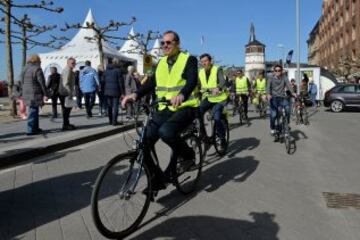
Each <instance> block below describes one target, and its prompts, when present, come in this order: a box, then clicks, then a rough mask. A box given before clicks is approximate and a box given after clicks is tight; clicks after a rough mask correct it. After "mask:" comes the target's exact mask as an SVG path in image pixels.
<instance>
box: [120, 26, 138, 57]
mask: <svg viewBox="0 0 360 240" xmlns="http://www.w3.org/2000/svg"><path fill="white" fill-rule="evenodd" d="M128 36H129V39H128V40H126V41H125V43H124V44H123V46H122V47H121V48H120V50H119V53H121V54H123V55H125V56H128V57H135V56H142V54H141V51H140V47H139V43H138V42H136V41H135V40H134V39H132V38H133V37H135V32H134V28H133V27H131V29H130V32H129V34H128Z"/></svg>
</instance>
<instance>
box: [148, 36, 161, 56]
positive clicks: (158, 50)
mask: <svg viewBox="0 0 360 240" xmlns="http://www.w3.org/2000/svg"><path fill="white" fill-rule="evenodd" d="M150 54H151V55H152V56H153V57H155V60H156V61H158V60H159V58H160V57H161V56H162V55H163V52H162V50H161V45H160V40H159V39H158V38H157V39H156V40H155V42H154V46H153V47H152V49H151V50H150Z"/></svg>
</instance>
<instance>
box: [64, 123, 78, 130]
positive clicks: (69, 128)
mask: <svg viewBox="0 0 360 240" xmlns="http://www.w3.org/2000/svg"><path fill="white" fill-rule="evenodd" d="M75 129H76V127H75V126H74V125H72V124H69V125H63V127H62V130H63V131H71V130H75Z"/></svg>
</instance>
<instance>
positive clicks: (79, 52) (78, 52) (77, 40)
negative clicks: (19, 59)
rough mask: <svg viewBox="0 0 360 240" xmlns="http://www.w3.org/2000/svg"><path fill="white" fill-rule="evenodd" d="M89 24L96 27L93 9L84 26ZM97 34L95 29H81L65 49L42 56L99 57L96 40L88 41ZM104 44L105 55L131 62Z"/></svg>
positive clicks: (88, 14)
mask: <svg viewBox="0 0 360 240" xmlns="http://www.w3.org/2000/svg"><path fill="white" fill-rule="evenodd" d="M87 23H94V24H95V25H96V22H95V18H94V16H93V14H92V11H91V9H89V11H88V13H87V16H86V18H85V20H84V23H83V26H86V24H87ZM95 34H96V33H95V31H94V30H93V29H84V28H81V29H79V31H78V33H77V34H76V35H75V36H74V37H73V39H72V40H70V41H69V42H68V43H67V44H65V45H64V46H63V47H61V49H59V50H57V51H52V52H49V53H44V54H42V55H43V56H46V55H69V56H73V57H75V58H76V57H77V56H84V55H86V56H87V57H88V58H91V57H94V56H98V55H99V51H98V46H97V43H96V42H95V41H94V40H88V39H86V38H89V37H90V38H92V37H94V36H95ZM102 44H103V50H104V54H106V55H112V56H117V57H120V58H122V59H126V60H129V59H128V58H126V57H125V56H124V55H123V54H120V53H118V51H117V50H116V49H115V48H113V47H111V46H110V45H109V44H108V43H106V42H105V41H103V42H102Z"/></svg>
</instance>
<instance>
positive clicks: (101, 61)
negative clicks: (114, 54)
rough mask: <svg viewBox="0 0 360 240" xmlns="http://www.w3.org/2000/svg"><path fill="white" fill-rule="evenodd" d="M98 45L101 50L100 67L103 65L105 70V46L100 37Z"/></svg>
mask: <svg viewBox="0 0 360 240" xmlns="http://www.w3.org/2000/svg"><path fill="white" fill-rule="evenodd" d="M97 44H98V48H99V56H100V65H101V67H102V69H105V64H104V49H103V45H102V38H101V37H100V36H98V37H97Z"/></svg>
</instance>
